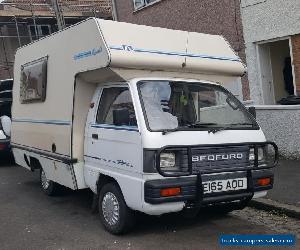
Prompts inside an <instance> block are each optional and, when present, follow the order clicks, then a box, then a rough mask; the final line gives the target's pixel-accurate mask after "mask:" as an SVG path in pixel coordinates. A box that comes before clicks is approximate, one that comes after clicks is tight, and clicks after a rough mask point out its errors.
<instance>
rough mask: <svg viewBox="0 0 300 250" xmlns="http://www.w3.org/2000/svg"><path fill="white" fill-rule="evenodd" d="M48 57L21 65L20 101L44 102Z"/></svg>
mask: <svg viewBox="0 0 300 250" xmlns="http://www.w3.org/2000/svg"><path fill="white" fill-rule="evenodd" d="M47 61H48V57H43V58H40V59H38V60H36V61H33V62H29V63H27V64H24V65H22V66H21V83H20V101H21V103H30V102H44V101H45V99H46V86H47Z"/></svg>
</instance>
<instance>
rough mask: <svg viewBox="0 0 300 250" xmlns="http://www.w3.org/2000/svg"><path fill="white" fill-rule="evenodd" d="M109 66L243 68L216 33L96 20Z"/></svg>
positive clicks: (196, 69) (233, 70) (201, 70)
mask: <svg viewBox="0 0 300 250" xmlns="http://www.w3.org/2000/svg"><path fill="white" fill-rule="evenodd" d="M97 22H98V24H99V28H100V30H101V33H102V35H103V38H104V40H105V43H106V44H107V49H109V54H110V56H111V58H110V65H111V66H112V67H126V68H138V69H141V68H142V69H155V70H176V71H178V70H182V71H187V72H197V73H198V72H199V73H220V74H226V75H227V74H229V75H237V76H241V75H243V74H244V73H245V67H244V65H243V64H242V62H241V60H240V58H239V57H238V56H237V55H236V54H235V52H234V51H233V50H232V48H231V47H230V45H229V43H228V42H227V41H226V40H225V39H224V38H223V37H222V36H217V35H208V34H201V33H195V32H188V31H180V30H170V29H165V28H158V27H149V26H144V25H136V24H129V23H123V22H114V21H108V20H101V19H97Z"/></svg>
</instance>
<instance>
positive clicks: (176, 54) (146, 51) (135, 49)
mask: <svg viewBox="0 0 300 250" xmlns="http://www.w3.org/2000/svg"><path fill="white" fill-rule="evenodd" d="M109 48H110V49H112V50H123V51H129V52H130V51H134V52H138V53H151V54H158V55H167V56H185V57H192V58H204V59H213V60H222V61H233V62H241V60H240V58H238V57H226V56H211V55H205V54H190V53H185V52H182V53H181V52H173V51H161V50H148V49H141V48H134V47H132V46H131V45H121V46H115V45H113V46H110V47H109Z"/></svg>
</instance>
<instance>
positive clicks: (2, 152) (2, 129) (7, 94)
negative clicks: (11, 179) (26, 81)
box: [0, 79, 13, 161]
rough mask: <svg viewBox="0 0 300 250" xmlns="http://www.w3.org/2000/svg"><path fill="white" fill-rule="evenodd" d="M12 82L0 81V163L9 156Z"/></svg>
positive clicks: (10, 80) (8, 80) (9, 80)
mask: <svg viewBox="0 0 300 250" xmlns="http://www.w3.org/2000/svg"><path fill="white" fill-rule="evenodd" d="M12 88H13V80H12V79H7V80H1V81H0V161H1V159H3V157H10V156H11V147H10V122H9V119H7V118H8V117H9V118H11V105H12Z"/></svg>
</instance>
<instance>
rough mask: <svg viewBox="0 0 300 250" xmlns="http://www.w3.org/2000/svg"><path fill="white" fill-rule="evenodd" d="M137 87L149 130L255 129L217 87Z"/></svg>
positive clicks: (166, 83)
mask: <svg viewBox="0 0 300 250" xmlns="http://www.w3.org/2000/svg"><path fill="white" fill-rule="evenodd" d="M138 88H139V92H140V97H141V101H142V106H143V109H144V112H145V115H146V122H147V125H148V128H149V129H150V130H151V131H164V130H191V129H193V130H209V129H212V128H223V129H252V128H257V124H256V122H255V121H254V119H253V118H252V117H251V115H250V114H249V113H248V112H247V111H246V109H245V108H244V107H243V105H242V104H241V103H240V102H239V101H238V100H237V99H236V98H235V97H234V96H233V95H232V94H231V93H230V92H228V91H227V90H226V89H225V88H223V87H221V86H219V85H217V84H208V83H201V82H178V81H154V80H151V81H141V82H139V83H138Z"/></svg>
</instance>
